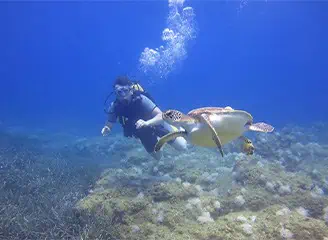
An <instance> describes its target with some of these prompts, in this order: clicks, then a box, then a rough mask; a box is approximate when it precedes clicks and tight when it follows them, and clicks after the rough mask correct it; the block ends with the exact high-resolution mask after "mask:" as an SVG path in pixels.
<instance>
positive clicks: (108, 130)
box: [101, 126, 110, 136]
mask: <svg viewBox="0 0 328 240" xmlns="http://www.w3.org/2000/svg"><path fill="white" fill-rule="evenodd" d="M109 132H110V128H109V127H108V126H105V127H103V128H102V129H101V134H102V135H103V136H106V135H108V134H109Z"/></svg>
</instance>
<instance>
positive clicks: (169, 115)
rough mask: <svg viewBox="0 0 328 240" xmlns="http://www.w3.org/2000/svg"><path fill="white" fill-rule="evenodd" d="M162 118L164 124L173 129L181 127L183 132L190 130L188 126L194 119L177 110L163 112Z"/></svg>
mask: <svg viewBox="0 0 328 240" xmlns="http://www.w3.org/2000/svg"><path fill="white" fill-rule="evenodd" d="M162 118H163V120H164V121H165V122H167V123H168V124H170V125H173V126H175V127H183V128H184V129H185V130H187V131H188V130H190V127H189V125H192V124H193V123H194V119H192V118H190V117H189V116H187V115H185V114H183V113H182V112H180V111H178V110H171V109H170V110H167V111H165V112H163V114H162Z"/></svg>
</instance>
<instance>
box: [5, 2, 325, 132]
mask: <svg viewBox="0 0 328 240" xmlns="http://www.w3.org/2000/svg"><path fill="white" fill-rule="evenodd" d="M185 4H187V5H189V6H192V7H193V9H194V11H195V14H196V21H197V27H198V33H197V37H196V38H195V39H194V40H193V41H191V42H190V44H189V45H188V47H187V52H188V57H187V58H186V59H185V60H183V61H182V62H181V64H179V66H177V68H176V69H175V70H174V71H173V72H171V73H170V74H169V75H168V77H167V79H166V80H165V81H163V80H161V81H158V83H157V82H156V78H154V81H155V84H153V85H149V84H148V83H147V81H146V80H147V76H144V75H143V74H142V73H141V72H140V71H138V69H137V65H138V59H139V57H140V54H141V52H142V51H143V49H144V48H145V47H147V46H150V47H156V46H159V45H161V42H162V40H161V32H162V30H163V29H164V28H165V27H166V18H167V14H168V4H167V1H156V2H154V1H143V2H137V1H135V2H127V1H126V2H119V1H117V2H111V1H108V2H102V1H100V2H96V3H91V2H90V3H81V2H58V3H54V2H11V3H9V2H1V3H0V30H1V37H0V48H1V49H0V52H1V54H0V79H1V88H0V101H1V104H0V112H1V114H0V121H1V122H2V124H6V125H13V126H15V125H19V126H26V127H30V128H47V129H52V130H55V131H57V130H58V131H76V132H79V133H81V134H92V135H98V134H100V130H101V128H102V126H103V124H104V122H105V120H106V116H105V114H104V113H103V100H104V99H105V97H106V95H107V93H108V92H110V90H111V85H112V81H113V80H114V78H115V77H116V76H117V75H120V74H131V75H135V76H137V77H138V78H139V80H140V81H141V83H144V85H146V87H147V89H148V90H149V91H150V92H151V94H152V95H153V97H154V98H155V99H156V101H157V103H158V104H159V106H160V107H161V109H162V110H164V109H166V108H177V109H180V110H183V111H188V110H190V109H192V108H196V107H201V106H210V105H211V106H227V105H229V106H232V107H233V108H242V109H245V110H248V111H250V112H251V113H252V114H253V116H254V118H255V120H256V121H266V122H268V123H270V124H272V125H274V126H277V127H279V126H284V125H286V124H288V123H294V124H311V123H312V122H314V121H327V120H328V110H327V103H328V95H326V94H327V92H328V83H327V79H328V70H327V69H328V67H327V66H328V65H327V62H328V61H327V60H328V59H327V56H328V47H327V43H328V28H327V22H328V15H327V14H326V13H327V10H328V3H326V2H322V1H321V2H319V1H317V2H309V1H307V2H301V1H297V2H296V1H295V2H294V1H273V2H272V1H267V2H266V1H256V2H253V1H250V2H248V4H247V5H246V6H245V7H244V8H243V9H241V11H237V8H238V6H239V4H240V2H237V1H231V2H230V1H186V2H185Z"/></svg>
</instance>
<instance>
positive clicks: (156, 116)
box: [146, 107, 163, 126]
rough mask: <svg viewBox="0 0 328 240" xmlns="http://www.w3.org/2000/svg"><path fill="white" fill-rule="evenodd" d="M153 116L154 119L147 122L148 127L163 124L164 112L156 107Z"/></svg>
mask: <svg viewBox="0 0 328 240" xmlns="http://www.w3.org/2000/svg"><path fill="white" fill-rule="evenodd" d="M152 116H153V118H151V119H149V120H148V121H146V124H147V125H148V126H155V125H159V124H162V123H163V118H162V111H161V110H160V109H159V108H158V107H155V109H154V110H153V112H152Z"/></svg>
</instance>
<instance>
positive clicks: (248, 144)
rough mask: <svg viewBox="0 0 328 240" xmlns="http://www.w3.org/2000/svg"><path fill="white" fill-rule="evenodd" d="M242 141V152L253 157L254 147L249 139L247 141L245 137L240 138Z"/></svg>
mask: <svg viewBox="0 0 328 240" xmlns="http://www.w3.org/2000/svg"><path fill="white" fill-rule="evenodd" d="M240 138H241V139H242V140H243V141H244V144H243V152H244V153H246V154H247V155H253V153H254V150H255V147H254V145H253V143H252V141H251V140H250V139H248V138H247V137H245V136H241V137H240Z"/></svg>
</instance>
